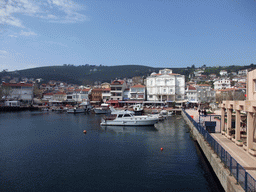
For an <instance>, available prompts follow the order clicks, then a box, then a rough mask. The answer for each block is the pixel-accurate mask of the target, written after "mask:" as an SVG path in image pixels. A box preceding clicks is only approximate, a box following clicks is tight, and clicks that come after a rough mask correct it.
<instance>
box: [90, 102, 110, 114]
mask: <svg viewBox="0 0 256 192" xmlns="http://www.w3.org/2000/svg"><path fill="white" fill-rule="evenodd" d="M93 110H94V112H95V113H96V114H107V113H110V112H111V110H110V108H109V104H106V103H102V104H101V106H100V107H96V108H94V109H93Z"/></svg>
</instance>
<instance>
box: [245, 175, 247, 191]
mask: <svg viewBox="0 0 256 192" xmlns="http://www.w3.org/2000/svg"><path fill="white" fill-rule="evenodd" d="M244 190H245V192H247V171H245V175H244Z"/></svg>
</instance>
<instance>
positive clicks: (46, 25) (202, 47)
mask: <svg viewBox="0 0 256 192" xmlns="http://www.w3.org/2000/svg"><path fill="white" fill-rule="evenodd" d="M255 27H256V1H255V0H246V1H245V0H214V1H213V0H115V1H113V0H94V1H86V0H80V1H79V0H73V1H71V0H42V1H40V0H0V71H2V70H6V69H7V70H9V71H14V70H21V69H27V68H34V67H42V66H53V65H55V66H56V65H63V64H73V65H76V66H78V65H85V64H90V65H105V66H114V65H130V64H132V65H145V66H151V67H160V68H161V67H163V68H177V67H191V66H192V65H195V66H196V67H200V66H202V65H206V66H230V65H240V66H243V65H250V64H251V63H254V64H255V63H256V44H255V43H256V30H255Z"/></svg>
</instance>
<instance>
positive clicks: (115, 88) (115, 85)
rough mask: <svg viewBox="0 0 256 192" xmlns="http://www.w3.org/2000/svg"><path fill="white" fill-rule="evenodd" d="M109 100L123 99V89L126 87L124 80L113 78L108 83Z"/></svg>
mask: <svg viewBox="0 0 256 192" xmlns="http://www.w3.org/2000/svg"><path fill="white" fill-rule="evenodd" d="M110 89H111V90H110V93H111V96H110V100H120V101H122V100H123V99H124V91H125V89H126V82H125V81H124V80H115V81H112V83H111V84H110Z"/></svg>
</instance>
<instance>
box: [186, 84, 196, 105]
mask: <svg viewBox="0 0 256 192" xmlns="http://www.w3.org/2000/svg"><path fill="white" fill-rule="evenodd" d="M186 95H187V100H188V102H189V103H198V98H197V90H196V88H195V87H194V86H191V85H189V86H188V87H187V89H186Z"/></svg>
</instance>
